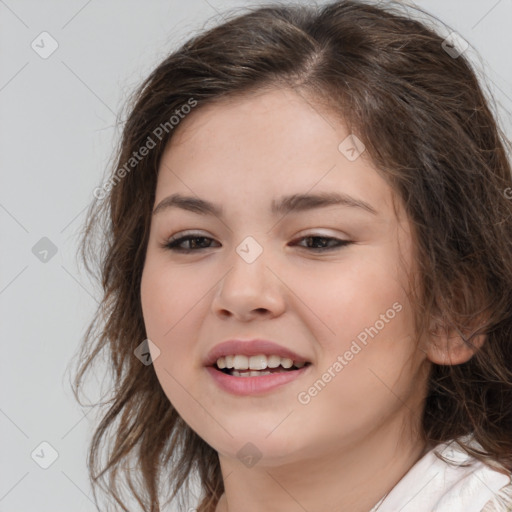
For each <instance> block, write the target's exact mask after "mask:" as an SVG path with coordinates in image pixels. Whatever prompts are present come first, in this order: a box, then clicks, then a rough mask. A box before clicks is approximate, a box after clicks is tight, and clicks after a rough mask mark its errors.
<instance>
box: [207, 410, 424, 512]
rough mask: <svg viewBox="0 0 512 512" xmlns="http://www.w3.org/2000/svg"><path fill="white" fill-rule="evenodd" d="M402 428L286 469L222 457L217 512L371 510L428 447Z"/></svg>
mask: <svg viewBox="0 0 512 512" xmlns="http://www.w3.org/2000/svg"><path fill="white" fill-rule="evenodd" d="M402 420H403V418H402ZM402 425H403V423H402V422H401V421H400V422H398V421H393V422H392V423H391V424H389V425H387V426H382V425H381V426H380V427H379V428H378V429H377V430H376V431H374V432H370V433H367V434H366V435H365V436H364V437H363V438H361V439H358V440H351V441H350V442H349V443H346V444H344V445H343V446H340V447H337V448H336V449H333V447H332V446H331V447H330V449H329V446H324V447H323V448H324V451H320V452H319V453H320V455H317V456H315V457H301V459H300V460H297V461H292V462H289V463H286V464H283V465H277V466H276V465H275V463H274V464H272V465H270V464H266V463H265V461H264V460H263V459H261V460H260V461H259V462H258V463H257V464H256V465H255V466H253V467H251V468H247V467H244V466H243V465H242V464H240V462H239V461H238V460H236V461H235V460H233V459H230V458H225V457H222V456H220V465H221V470H222V475H223V479H224V489H225V492H224V494H223V495H222V496H221V498H220V500H219V503H218V504H217V508H216V510H215V512H239V511H240V510H243V511H244V512H259V511H261V510H266V511H268V512H278V511H279V512H292V511H293V512H296V511H297V510H308V511H310V512H323V511H325V510H336V511H337V512H369V511H370V510H371V509H372V507H374V506H375V505H376V504H377V503H378V502H379V500H380V499H381V498H382V497H383V496H384V495H385V494H386V493H388V492H389V491H390V490H391V489H392V488H393V487H394V486H395V485H396V484H397V483H398V482H399V481H400V479H401V478H402V477H403V476H404V475H405V474H406V473H407V471H408V470H409V469H410V468H411V467H412V466H413V465H414V463H415V462H416V461H417V460H419V459H420V458H421V457H422V456H423V454H424V453H425V451H426V450H427V449H428V447H427V446H426V443H425V442H424V440H423V439H421V437H420V436H419V435H416V436H415V435H412V434H410V433H409V434H406V433H404V431H403V428H401V427H402ZM414 430H415V431H417V429H414Z"/></svg>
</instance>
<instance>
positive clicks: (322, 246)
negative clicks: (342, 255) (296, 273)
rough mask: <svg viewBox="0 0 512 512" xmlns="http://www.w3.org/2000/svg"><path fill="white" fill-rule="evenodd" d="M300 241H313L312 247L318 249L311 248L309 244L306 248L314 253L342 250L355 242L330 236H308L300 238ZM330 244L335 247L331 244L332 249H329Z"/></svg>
mask: <svg viewBox="0 0 512 512" xmlns="http://www.w3.org/2000/svg"><path fill="white" fill-rule="evenodd" d="M298 240H300V241H302V240H311V241H312V244H311V245H318V247H311V245H310V244H307V247H305V248H306V249H310V250H312V251H317V252H326V251H333V250H336V249H341V248H342V247H344V246H347V245H350V244H353V243H354V242H352V241H350V240H340V239H339V238H334V237H330V236H323V235H314V234H313V235H308V236H304V237H302V238H299V239H298ZM318 241H321V242H320V243H319V244H318V243H317V242H318ZM328 243H334V245H332V244H331V246H330V247H327V244H328ZM300 247H304V246H300Z"/></svg>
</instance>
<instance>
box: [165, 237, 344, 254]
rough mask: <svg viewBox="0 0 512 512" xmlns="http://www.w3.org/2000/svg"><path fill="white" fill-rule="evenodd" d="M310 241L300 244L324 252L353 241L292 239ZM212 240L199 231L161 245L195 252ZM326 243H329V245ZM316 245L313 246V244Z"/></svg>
mask: <svg viewBox="0 0 512 512" xmlns="http://www.w3.org/2000/svg"><path fill="white" fill-rule="evenodd" d="M303 240H307V241H311V242H312V243H311V244H306V246H303V245H302V246H300V245H299V244H296V245H298V246H299V247H302V248H304V249H309V250H310V251H313V252H326V251H333V250H336V249H341V248H342V247H345V246H347V245H350V244H353V243H354V242H352V241H350V240H340V239H339V238H334V237H328V236H322V235H314V234H313V235H308V236H304V237H302V238H298V239H297V240H295V241H294V243H295V242H296V241H303ZM211 241H213V238H209V237H207V236H203V235H201V234H200V233H190V234H188V235H185V236H181V237H178V238H175V237H172V238H170V239H169V240H168V241H167V242H166V243H165V244H164V245H163V247H164V248H166V249H168V250H170V251H174V252H181V253H190V252H197V251H201V250H204V249H209V248H210V247H211V244H210V242H211ZM183 243H188V244H189V246H188V247H186V248H184V247H181V246H182V244H183ZM328 244H331V245H330V247H329V246H328ZM315 245H316V246H317V247H314V246H315Z"/></svg>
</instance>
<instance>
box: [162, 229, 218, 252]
mask: <svg viewBox="0 0 512 512" xmlns="http://www.w3.org/2000/svg"><path fill="white" fill-rule="evenodd" d="M206 240H213V238H209V237H207V236H203V235H201V234H200V233H191V234H189V235H186V236H181V237H179V238H175V237H172V238H170V239H169V240H168V241H167V242H166V243H165V244H164V246H163V247H164V248H166V249H169V250H170V251H175V252H182V253H187V252H195V251H197V250H201V249H208V248H209V245H205V241H206ZM198 241H199V243H197V242H198ZM184 242H193V243H191V244H190V246H189V247H188V248H183V247H180V246H181V245H182V244H183V243H184Z"/></svg>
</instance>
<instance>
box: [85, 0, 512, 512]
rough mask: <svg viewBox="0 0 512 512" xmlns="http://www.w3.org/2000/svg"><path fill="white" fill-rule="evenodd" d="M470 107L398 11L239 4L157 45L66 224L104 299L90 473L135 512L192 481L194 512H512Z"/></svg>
mask: <svg viewBox="0 0 512 512" xmlns="http://www.w3.org/2000/svg"><path fill="white" fill-rule="evenodd" d="M488 102H489V100H488V99H487V98H486V96H485V95H484V93H483V92H482V89H481V87H480V85H479V83H478V81H477V79H476V77H475V73H474V71H473V70H472V68H471V66H470V65H469V63H468V61H467V60H466V58H465V56H464V54H463V47H462V46H461V42H460V40H459V39H457V38H456V37H455V36H451V39H449V40H448V41H446V40H443V38H442V37H441V36H439V35H438V34H436V33H435V32H434V31H433V30H432V29H430V28H427V27H426V26H425V25H423V24H422V23H420V22H418V21H414V20H413V19H411V18H410V16H408V15H406V14H404V12H403V11H401V10H400V8H398V7H396V8H394V7H391V6H386V7H385V8H384V7H376V6H372V5H369V4H365V3H361V2H356V1H349V0H346V1H345V0H342V1H338V2H334V3H332V4H330V5H326V6H323V7H317V6H309V7H304V6H274V7H272V6H267V7H261V8H254V9H252V10H251V11H250V12H248V13H246V14H244V15H238V16H236V17H233V18H231V19H229V20H227V21H225V22H224V23H223V24H222V25H219V26H217V27H215V28H212V29H210V30H208V31H207V32H205V33H203V34H201V35H198V36H197V37H194V38H192V39H191V40H189V41H188V42H187V43H186V44H184V45H183V46H182V47H181V48H179V49H178V50H176V51H174V52H173V53H172V54H171V55H169V57H168V58H167V59H165V61H164V62H162V63H161V64H160V65H159V66H158V67H157V68H156V69H155V70H154V71H153V72H152V73H151V75H150V76H149V77H148V79H147V80H146V81H145V82H144V84H143V85H142V86H141V87H140V89H139V90H138V91H137V93H136V95H135V97H134V100H133V103H132V106H131V113H130V115H129V118H128V120H127V122H126V125H125V127H124V133H123V137H122V142H121V144H120V148H119V151H118V154H117V158H116V166H115V168H114V169H113V171H112V176H111V178H110V179H109V181H108V182H107V183H105V184H104V185H103V186H102V187H99V188H98V189H97V190H96V191H95V196H96V198H97V199H98V201H97V202H95V203H94V204H93V205H92V208H93V209H92V210H91V211H90V212H89V219H88V223H87V226H86V230H85V233H84V237H85V238H84V241H83V242H84V245H83V256H84V258H85V261H86V263H88V265H89V268H92V266H93V265H99V268H101V282H102V286H103V289H104V300H103V303H102V305H101V309H100V310H99V311H98V315H97V317H96V318H95V319H94V321H93V323H92V324H91V326H90V328H89V331H88V332H87V335H86V337H85V339H84V345H83V348H82V353H81V367H80V369H79V372H78V374H77V379H76V382H75V386H76V390H78V389H79V388H80V386H81V382H82V378H83V376H84V373H85V371H86V370H87V369H88V368H90V367H91V366H92V363H93V361H95V360H96V359H97V356H98V355H99V353H100V351H101V350H102V349H103V348H105V349H106V350H107V352H108V354H109V361H110V363H111V365H112V370H113V372H112V375H113V377H114V379H115V386H114V388H113V390H112V394H111V396H110V400H109V408H108V410H107V412H106V414H105V415H104V417H103V420H102V421H101V423H100V425H99V426H98V429H97V431H96V432H95V435H94V438H93V440H92V443H91V448H90V454H89V455H90V457H89V467H90V471H91V478H92V481H93V482H94V483H95V484H102V478H104V477H105V476H108V477H109V479H108V482H107V484H106V485H103V484H102V485H103V488H104V489H105V490H106V491H107V492H108V493H109V495H111V496H112V497H113V498H114V499H115V501H116V503H117V504H118V505H119V506H121V508H122V510H130V511H133V510H134V508H133V504H130V503H129V502H128V501H127V499H126V498H125V497H124V496H123V494H122V492H121V488H120V486H121V483H122V477H124V478H126V484H128V486H129V489H130V492H131V493H132V494H133V495H134V496H135V497H136V499H137V502H138V503H139V505H140V507H141V509H142V510H144V511H152V512H157V511H160V510H163V506H164V505H163V503H164V502H166V501H168V500H170V499H172V498H176V499H177V500H178V501H179V503H180V505H179V510H180V511H185V510H192V508H188V507H189V506H190V505H189V504H187V503H186V501H185V498H186V493H187V492H188V490H189V487H188V486H189V484H190V483H192V482H193V479H194V478H195V477H197V478H198V483H199V486H200V489H201V496H200V497H199V504H198V505H197V510H198V511H201V512H239V511H242V510H243V511H244V512H256V511H263V510H264V511H279V512H292V511H294V512H295V511H306V510H307V511H309V512H326V511H329V512H331V511H336V512H349V511H350V512H369V511H372V512H375V511H379V512H397V511H399V510H400V511H402V512H412V511H414V512H434V511H435V512H484V511H485V512H490V511H494V512H496V511H506V510H512V484H511V471H512V407H511V404H512V374H511V369H512V261H511V258H510V254H511V253H512V201H511V197H512V178H511V167H510V162H509V161H508V159H507V153H506V150H505V137H504V136H503V134H502V132H501V131H500V129H499V127H498V125H497V122H496V120H495V118H494V115H493V113H492V112H491V110H490V108H489V103H488ZM97 228H101V231H100V233H99V237H98V236H97V235H98V233H97ZM98 240H99V243H100V247H99V248H98V247H97V246H96V245H95V244H96V243H97V241H98ZM96 255H98V256H99V260H94V256H96ZM93 342H94V343H93ZM151 363H152V364H151ZM107 440H110V443H109V445H108V450H107V459H106V461H105V462H104V463H103V464H102V463H100V459H99V455H100V449H101V447H102V446H103V445H104V443H106V441H107ZM194 506H195V504H194ZM117 509H118V508H117ZM194 510H195V509H194Z"/></svg>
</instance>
